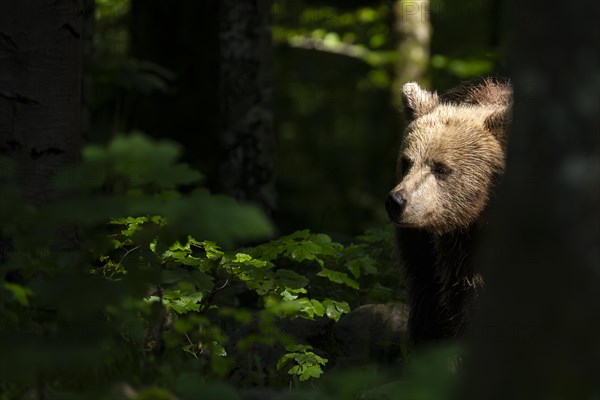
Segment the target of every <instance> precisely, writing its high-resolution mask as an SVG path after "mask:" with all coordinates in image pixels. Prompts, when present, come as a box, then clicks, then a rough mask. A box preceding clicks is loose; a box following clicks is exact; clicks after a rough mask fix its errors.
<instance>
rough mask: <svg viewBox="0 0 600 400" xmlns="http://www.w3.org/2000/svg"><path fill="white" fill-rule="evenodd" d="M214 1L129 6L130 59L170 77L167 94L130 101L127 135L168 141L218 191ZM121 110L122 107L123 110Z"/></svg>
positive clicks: (136, 1)
mask: <svg viewBox="0 0 600 400" xmlns="http://www.w3.org/2000/svg"><path fill="white" fill-rule="evenodd" d="M219 3H220V1H219V0H202V1H198V0H178V1H176V2H168V1H164V0H131V9H130V21H131V22H130V29H129V31H130V53H131V55H132V56H133V57H135V58H136V59H139V60H147V61H151V62H153V63H155V64H158V65H160V66H162V67H166V68H167V69H169V70H170V71H172V72H173V73H174V74H175V81H174V82H172V87H171V88H170V90H169V91H168V92H167V93H158V92H155V93H151V94H149V95H148V94H147V95H143V96H140V97H139V98H135V101H134V104H133V105H129V104H127V105H126V106H127V107H126V109H125V110H123V111H124V112H125V113H126V115H125V116H124V118H126V119H127V121H126V124H125V125H126V128H127V129H140V130H142V131H143V132H145V133H147V134H149V135H152V136H154V137H162V138H170V139H172V140H175V141H177V142H179V143H181V144H182V145H183V147H184V159H185V161H186V162H189V163H190V164H192V165H193V166H194V167H196V168H198V169H200V170H201V171H202V173H204V174H205V175H206V176H207V182H206V183H207V184H208V186H209V187H211V188H212V189H216V188H217V187H218V175H219V171H218V165H219V160H218V156H219V152H218V146H219V144H218V138H219V133H218V117H219V100H218V98H219V94H218V90H219V80H218V78H219V63H218V62H217V60H218V59H219V8H220V4H219ZM124 107H125V106H124Z"/></svg>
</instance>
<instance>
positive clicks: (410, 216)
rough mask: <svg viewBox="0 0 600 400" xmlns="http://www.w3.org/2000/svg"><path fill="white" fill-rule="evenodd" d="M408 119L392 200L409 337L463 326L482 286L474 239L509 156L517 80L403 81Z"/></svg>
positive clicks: (459, 330) (444, 334) (440, 334)
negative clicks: (432, 87) (445, 84)
mask: <svg viewBox="0 0 600 400" xmlns="http://www.w3.org/2000/svg"><path fill="white" fill-rule="evenodd" d="M403 100H404V105H405V111H406V115H407V118H408V121H409V125H408V127H407V128H406V135H405V137H404V141H403V145H402V148H401V150H400V154H399V161H398V168H397V184H396V186H395V187H394V188H393V189H392V191H391V192H390V194H389V196H388V198H387V200H386V204H385V205H386V209H387V212H388V215H389V218H390V220H391V221H392V222H393V223H394V225H395V226H396V241H397V246H398V253H399V256H400V258H401V260H402V262H401V264H402V265H403V268H404V276H405V281H406V287H407V292H408V303H409V306H410V309H411V311H410V315H409V321H408V330H409V336H410V338H411V341H412V342H413V343H414V344H421V343H425V342H431V341H436V340H442V339H449V338H454V337H457V336H461V335H462V334H464V333H465V330H466V328H467V326H468V321H469V315H470V314H471V312H472V309H473V305H474V300H475V298H476V297H477V293H478V291H479V290H480V289H481V288H482V286H483V279H482V276H481V274H480V271H479V269H478V268H476V267H475V266H474V265H473V263H472V260H471V249H472V247H473V243H474V240H475V238H476V236H477V233H478V232H479V230H480V228H481V227H482V225H483V221H482V213H483V211H484V209H485V208H486V206H487V205H488V202H489V199H490V195H491V194H492V190H493V188H494V185H495V183H496V182H497V180H498V178H499V177H500V176H501V174H502V172H503V169H504V162H505V150H506V149H505V142H506V134H507V128H508V125H509V123H510V117H511V105H512V88H511V85H510V83H508V82H506V81H500V80H493V79H490V78H485V79H482V80H479V81H477V82H473V83H469V84H465V85H463V86H460V87H458V88H456V89H453V90H450V91H449V92H448V93H446V94H445V95H443V96H438V95H437V94H436V93H435V92H429V91H426V90H423V89H421V88H420V87H419V85H418V84H416V83H413V82H411V83H407V84H405V85H404V87H403Z"/></svg>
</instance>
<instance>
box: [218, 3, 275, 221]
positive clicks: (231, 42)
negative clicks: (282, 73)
mask: <svg viewBox="0 0 600 400" xmlns="http://www.w3.org/2000/svg"><path fill="white" fill-rule="evenodd" d="M271 4H272V2H270V1H266V0H223V1H222V3H221V29H220V49H221V57H220V67H221V69H220V74H219V81H220V85H221V86H220V91H219V93H220V117H221V119H220V132H221V137H220V143H221V148H222V149H223V157H222V167H221V174H220V177H221V178H220V181H221V185H222V188H223V190H224V191H225V192H226V193H228V194H230V195H232V196H234V197H236V198H238V199H240V200H246V201H251V202H254V203H257V204H258V205H260V206H262V208H263V209H264V210H265V211H272V210H273V209H274V207H275V202H276V199H275V176H274V157H275V149H274V136H273V111H272V104H271V96H272V68H271V60H272V52H271V8H270V5H271Z"/></svg>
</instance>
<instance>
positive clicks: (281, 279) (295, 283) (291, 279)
mask: <svg viewBox="0 0 600 400" xmlns="http://www.w3.org/2000/svg"><path fill="white" fill-rule="evenodd" d="M274 278H275V280H276V281H277V283H279V284H280V285H282V286H284V287H285V288H291V289H301V288H303V287H305V286H306V285H308V279H306V277H304V276H302V275H300V274H298V273H297V272H294V271H291V270H289V269H279V270H277V272H275V276H274Z"/></svg>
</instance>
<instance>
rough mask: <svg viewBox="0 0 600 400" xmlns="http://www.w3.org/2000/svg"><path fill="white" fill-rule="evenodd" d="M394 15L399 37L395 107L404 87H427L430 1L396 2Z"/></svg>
mask: <svg viewBox="0 0 600 400" xmlns="http://www.w3.org/2000/svg"><path fill="white" fill-rule="evenodd" d="M394 13H395V28H396V33H397V35H398V61H397V63H396V80H395V83H394V103H395V105H396V106H400V105H401V103H402V101H401V98H402V96H401V94H402V85H403V84H405V83H406V82H419V83H420V84H422V85H423V86H429V82H428V81H427V79H426V73H427V66H428V64H429V42H430V38H431V24H430V10H429V0H419V1H408V0H396V2H395V4H394Z"/></svg>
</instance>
